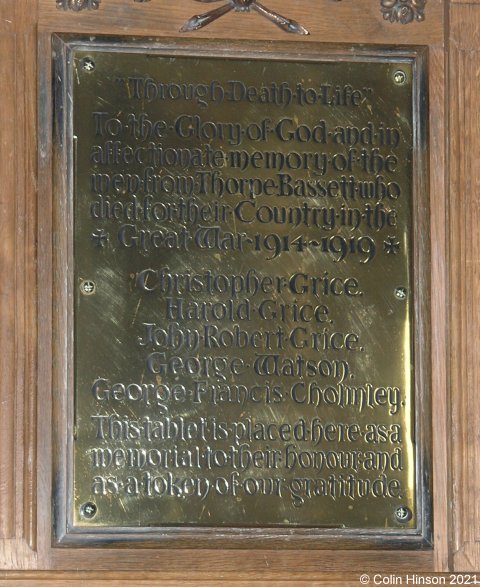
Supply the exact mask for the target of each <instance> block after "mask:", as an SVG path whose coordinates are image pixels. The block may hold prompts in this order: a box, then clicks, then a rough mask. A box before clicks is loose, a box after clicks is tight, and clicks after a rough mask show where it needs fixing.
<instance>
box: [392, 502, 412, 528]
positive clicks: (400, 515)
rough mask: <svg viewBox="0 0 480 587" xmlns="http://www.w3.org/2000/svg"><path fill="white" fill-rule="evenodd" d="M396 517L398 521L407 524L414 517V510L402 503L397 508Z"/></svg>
mask: <svg viewBox="0 0 480 587" xmlns="http://www.w3.org/2000/svg"><path fill="white" fill-rule="evenodd" d="M395 518H396V519H397V521H398V522H401V523H402V524H405V523H406V522H408V521H410V520H411V519H412V510H411V509H410V508H408V507H407V506H406V505H401V506H399V507H398V508H397V509H396V510H395Z"/></svg>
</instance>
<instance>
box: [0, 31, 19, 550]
mask: <svg viewBox="0 0 480 587" xmlns="http://www.w3.org/2000/svg"><path fill="white" fill-rule="evenodd" d="M0 55H2V59H0V79H1V80H2V107H1V108H0V235H1V243H2V245H1V247H0V267H1V268H2V271H1V278H0V315H1V316H2V320H1V321H0V348H1V349H2V350H1V352H0V373H1V377H2V382H1V385H0V430H1V434H2V440H1V442H0V512H1V514H0V537H1V538H13V537H14V535H15V444H16V443H15V433H16V421H15V400H16V396H17V393H16V375H15V374H16V365H15V359H16V352H15V326H16V320H15V318H16V316H15V314H16V299H15V298H16V260H17V258H16V251H17V249H16V238H15V225H16V219H17V211H16V191H17V190H16V184H15V175H14V173H13V170H14V169H15V167H16V165H17V156H16V155H18V152H17V149H16V141H15V102H16V95H15V72H16V66H17V64H16V59H15V34H14V33H13V32H11V33H8V32H1V33H0Z"/></svg>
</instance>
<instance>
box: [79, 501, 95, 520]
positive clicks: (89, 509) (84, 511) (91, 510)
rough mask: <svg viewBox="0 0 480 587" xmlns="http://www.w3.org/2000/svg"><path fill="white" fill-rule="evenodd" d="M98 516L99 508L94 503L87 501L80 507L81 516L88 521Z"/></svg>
mask: <svg viewBox="0 0 480 587" xmlns="http://www.w3.org/2000/svg"><path fill="white" fill-rule="evenodd" d="M96 514H97V506H96V505H95V504H94V503H93V502H92V501H87V502H86V503H84V504H83V505H81V506H80V515H81V516H82V517H83V518H86V519H87V520H91V519H92V518H94V517H95V516H96Z"/></svg>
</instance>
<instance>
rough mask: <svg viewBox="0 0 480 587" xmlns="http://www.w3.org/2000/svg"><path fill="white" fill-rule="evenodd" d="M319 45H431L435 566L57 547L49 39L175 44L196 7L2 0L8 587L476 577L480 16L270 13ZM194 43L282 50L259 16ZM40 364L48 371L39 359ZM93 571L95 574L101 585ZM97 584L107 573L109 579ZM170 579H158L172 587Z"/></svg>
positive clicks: (457, 10) (0, 455) (336, 557)
mask: <svg viewBox="0 0 480 587" xmlns="http://www.w3.org/2000/svg"><path fill="white" fill-rule="evenodd" d="M265 3H266V4H268V5H269V6H270V7H271V8H272V9H274V10H277V11H279V12H281V13H287V14H288V16H291V17H292V18H296V19H297V20H299V21H300V22H301V23H302V24H303V25H304V26H306V27H307V28H308V29H310V31H311V33H312V34H311V36H310V37H309V38H307V39H306V40H307V41H313V42H319V41H320V42H321V41H325V42H332V41H333V42H346V43H349V44H351V43H377V44H383V45H387V46H388V45H392V44H401V45H427V46H428V47H429V75H430V198H431V210H430V215H431V234H430V240H431V245H432V246H431V281H432V299H431V319H432V405H433V452H434V470H433V486H434V548H433V550H427V551H424V552H418V551H417V552H409V553H397V552H388V551H384V552H380V551H378V552H375V551H365V552H361V551H356V552H348V553H345V552H336V551H333V550H332V551H288V552H282V551H241V553H239V552H238V551H228V550H224V551H220V552H219V551H216V552H213V551H205V550H181V551H176V552H171V551H170V552H169V551H155V550H150V551H148V552H142V551H133V550H132V551H125V550H122V551H118V550H113V549H100V550H95V551H92V550H88V549H78V550H75V549H73V550H72V549H59V548H52V547H51V516H50V511H51V460H52V445H51V421H52V420H51V417H52V415H51V393H52V391H51V381H52V340H51V332H52V328H51V325H52V319H53V317H54V308H52V292H51V284H52V250H53V247H54V243H52V239H51V234H52V232H51V231H52V207H51V201H52V200H51V198H52V189H51V149H52V144H51V135H50V134H49V129H50V120H51V96H50V85H49V84H48V83H45V81H44V82H43V83H41V84H37V79H38V76H37V67H38V69H39V70H40V71H43V72H47V71H49V70H50V39H51V33H53V32H78V33H88V34H102V33H103V34H106V33H108V34H129V35H142V36H145V35H146V36H175V35H176V34H177V31H178V29H179V28H180V26H181V25H182V24H183V22H185V20H187V19H188V18H189V17H190V16H192V15H193V14H194V13H196V12H198V7H199V6H200V5H199V4H197V3H196V2H193V0H178V1H177V2H172V1H171V0H169V1H167V0H152V2H149V3H134V2H133V1H132V0H102V3H101V7H100V10H98V11H85V12H81V13H73V12H65V11H60V10H57V9H56V7H55V1H54V0H0V56H1V57H2V59H0V80H2V82H1V83H2V98H1V108H0V231H1V232H0V234H1V236H2V247H1V252H0V263H1V269H2V279H1V281H0V373H1V375H2V384H3V385H2V386H1V387H0V431H1V435H2V436H1V442H0V584H1V585H15V586H17V587H18V586H20V585H32V586H33V585H47V584H48V585H54V584H58V585H72V586H73V585H86V584H89V585H98V587H100V585H102V586H104V585H112V586H113V585H125V586H126V585H129V586H130V585H152V586H153V585H158V579H159V577H160V576H161V577H162V585H165V586H166V587H170V586H172V587H173V586H174V585H180V584H181V585H184V586H185V587H189V586H190V585H201V584H205V585H207V584H208V585H211V586H212V587H213V586H216V585H227V584H228V585H230V584H235V585H238V587H240V586H242V587H243V586H244V585H245V586H246V585H251V584H252V583H253V582H255V584H256V585H259V586H261V585H280V586H281V585H283V584H287V583H284V581H288V584H289V585H292V584H296V585H299V586H300V585H349V584H350V585H358V584H359V583H358V577H359V575H360V573H362V572H366V573H374V572H377V571H380V572H382V573H398V574H400V573H402V572H421V571H423V572H432V571H434V570H435V571H447V570H449V569H455V570H458V571H474V570H478V569H479V568H480V548H479V541H480V506H479V505H477V504H478V503H479V500H478V498H477V499H476V496H478V495H479V493H480V454H479V446H480V438H479V433H478V429H479V425H480V399H479V398H478V388H479V383H480V361H479V360H478V353H479V352H480V347H479V345H478V344H477V340H476V337H477V333H478V332H480V311H479V309H478V297H479V296H480V281H479V280H480V268H479V263H480V242H479V240H478V238H477V231H478V228H477V226H478V221H479V220H480V217H479V212H480V210H479V197H480V193H479V179H478V177H477V175H476V161H477V154H478V153H479V152H480V140H479V138H478V137H479V135H480V128H479V126H480V125H479V122H480V119H479V114H478V110H477V102H478V99H477V96H478V95H479V92H480V59H479V48H480V5H479V4H480V1H479V0H476V1H475V2H474V1H473V0H470V1H468V2H463V1H462V0H450V1H449V2H447V0H445V1H443V0H428V2H427V6H426V12H425V13H426V20H425V21H424V22H423V23H412V24H410V25H406V26H402V25H399V24H391V23H388V22H385V21H384V20H383V19H382V16H381V14H380V10H379V8H380V7H379V3H380V2H379V0H343V1H342V2H334V1H333V0H292V1H290V2H288V3H285V2H282V1H281V0H268V2H267V0H265ZM192 36H193V37H197V38H218V39H226V41H227V42H228V39H229V38H231V37H232V36H234V37H235V38H236V39H275V40H276V39H278V40H283V41H285V42H291V43H294V42H295V40H296V38H295V37H294V36H293V35H291V36H289V35H286V34H285V33H282V32H281V31H279V30H278V29H276V28H275V27H274V26H273V25H270V24H269V23H268V22H267V21H264V20H263V19H261V17H259V16H258V15H235V14H230V15H228V16H226V17H223V18H222V19H221V20H219V21H218V22H217V23H215V24H213V25H211V26H210V27H208V28H207V29H205V30H204V31H200V32H198V33H195V34H194V35H192ZM37 350H38V357H37ZM94 570H96V571H97V572H94ZM100 570H101V574H99V573H98V571H100ZM160 573H161V575H160Z"/></svg>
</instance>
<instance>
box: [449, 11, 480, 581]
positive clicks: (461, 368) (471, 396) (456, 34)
mask: <svg viewBox="0 0 480 587" xmlns="http://www.w3.org/2000/svg"><path fill="white" fill-rule="evenodd" d="M479 96H480V3H479V2H474V3H469V4H462V3H460V2H453V3H452V4H451V5H450V30H449V131H448V132H449V169H450V178H449V184H450V206H449V210H450V292H451V304H450V320H449V323H450V332H451V337H450V356H451V378H450V384H451V403H452V430H451V441H452V474H453V495H452V504H453V528H454V531H453V536H452V542H453V544H452V546H453V557H454V558H453V564H454V568H455V570H456V571H464V572H468V571H475V570H478V568H480V515H479V509H478V506H477V503H478V495H479V492H480V474H479V471H478V464H479V462H480V434H479V430H480V399H479V397H478V394H479V387H480V361H479V352H480V345H479V344H478V333H479V332H480V310H479V297H480V238H479V224H480V178H479V174H478V157H479V153H480V114H479V110H478V108H479V99H478V97H479Z"/></svg>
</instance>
